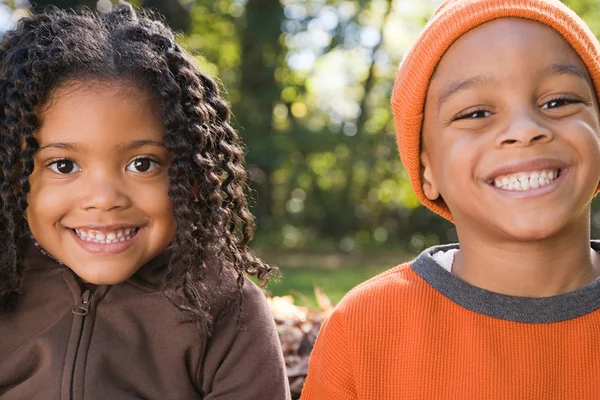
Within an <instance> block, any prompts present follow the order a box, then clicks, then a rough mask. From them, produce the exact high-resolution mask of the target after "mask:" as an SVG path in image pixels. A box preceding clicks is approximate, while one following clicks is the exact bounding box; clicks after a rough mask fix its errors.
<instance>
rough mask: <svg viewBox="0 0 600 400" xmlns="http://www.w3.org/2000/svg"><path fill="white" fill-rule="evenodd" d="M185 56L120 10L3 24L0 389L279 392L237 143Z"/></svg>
mask: <svg viewBox="0 0 600 400" xmlns="http://www.w3.org/2000/svg"><path fill="white" fill-rule="evenodd" d="M191 60H192V59H191V57H190V56H188V55H187V54H185V52H184V51H183V50H182V49H181V48H180V47H179V46H178V45H177V44H176V43H175V40H174V38H173V34H172V32H171V31H170V30H169V29H168V28H167V27H165V26H164V25H163V24H162V23H160V22H157V21H153V20H151V19H148V18H145V17H138V16H136V14H135V12H134V11H133V10H132V8H131V6H129V5H128V4H120V5H119V6H117V7H116V8H115V9H114V10H113V11H112V12H109V13H107V14H105V15H103V16H98V15H95V14H92V13H79V14H73V13H65V12H61V11H51V12H49V13H46V14H42V15H34V16H32V17H30V18H25V19H23V20H21V22H20V23H19V26H18V27H17V29H16V30H14V31H11V32H8V33H7V34H6V35H5V37H4V39H3V42H2V47H1V49H0V99H1V101H2V107H1V108H0V110H1V113H2V114H1V115H0V161H1V163H2V168H1V170H0V185H1V186H0V209H1V212H0V243H1V245H0V304H1V305H2V311H1V312H0V338H1V339H0V397H2V399H6V400H9V399H81V398H86V399H134V398H145V399H192V398H194V399H196V398H203V399H285V398H288V396H289V395H288V394H287V393H288V390H287V383H286V377H285V372H284V365H283V358H282V355H281V350H280V347H279V342H278V339H277V334H276V331H275V326H274V323H273V320H272V318H271V316H270V313H269V310H268V306H267V304H266V301H265V299H264V296H263V295H262V293H261V292H260V290H259V289H258V288H257V287H256V286H255V285H254V284H253V283H252V282H251V281H249V280H248V279H247V278H246V277H245V275H244V273H245V272H246V273H248V274H250V275H255V276H257V277H258V279H259V280H261V281H263V282H264V281H265V280H266V278H267V277H268V275H269V273H271V272H273V268H272V267H270V266H268V265H266V264H264V263H263V262H262V261H261V260H259V259H258V258H256V257H255V256H254V255H252V253H251V252H250V251H249V250H248V249H247V247H246V245H247V243H248V241H249V240H250V237H251V235H252V233H253V224H252V222H253V221H252V217H251V215H250V213H249V212H248V208H247V201H246V198H245V196H244V190H245V189H246V183H245V179H246V174H245V172H244V169H243V154H242V150H241V148H240V144H239V140H238V136H237V134H236V132H235V131H234V130H233V129H232V128H231V126H230V125H229V123H228V121H229V109H228V106H227V104H226V103H225V102H224V101H223V99H222V98H221V97H219V94H218V91H217V87H216V85H215V83H214V82H213V81H212V80H211V79H210V78H209V77H208V76H206V75H205V74H203V73H202V72H200V71H199V70H198V69H197V68H196V67H195V66H194V64H193V62H192V61H191Z"/></svg>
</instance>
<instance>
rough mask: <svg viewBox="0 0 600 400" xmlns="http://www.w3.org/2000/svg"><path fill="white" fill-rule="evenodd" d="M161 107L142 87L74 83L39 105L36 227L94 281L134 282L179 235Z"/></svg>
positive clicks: (30, 213) (43, 241)
mask: <svg viewBox="0 0 600 400" xmlns="http://www.w3.org/2000/svg"><path fill="white" fill-rule="evenodd" d="M155 108H156V107H155V106H154V104H153V102H152V99H151V98H150V97H149V96H148V95H147V94H146V93H144V92H142V91H141V90H140V89H137V88H135V87H132V86H128V85H119V84H118V83H114V82H113V83H111V82H108V83H107V82H96V83H94V84H91V85H90V84H85V85H81V84H78V83H77V82H71V83H68V84H67V85H63V86H61V87H60V88H58V89H56V90H55V92H54V93H53V95H52V96H51V99H50V101H49V102H48V104H47V105H46V106H45V108H43V109H42V110H41V112H40V113H39V114H40V121H41V127H40V129H39V131H38V133H37V139H38V141H39V143H40V148H39V150H38V151H37V152H36V155H35V168H34V171H33V174H32V175H31V177H30V182H31V192H30V194H29V197H28V204H29V206H28V209H27V217H28V221H29V225H30V229H31V232H32V234H33V236H34V237H35V238H36V240H37V241H38V242H39V243H40V245H41V246H42V247H43V248H44V249H45V250H46V251H47V252H48V253H50V254H51V255H52V256H54V257H55V258H56V259H58V260H59V261H61V262H62V263H63V264H65V265H67V266H68V267H69V268H71V269H72V270H73V271H74V272H75V273H76V274H77V275H78V276H79V277H80V278H82V279H83V280H84V281H87V282H90V283H95V284H116V283H119V282H123V281H125V280H127V279H128V278H129V277H131V275H133V274H134V273H135V272H136V271H137V270H138V269H139V268H140V267H141V266H142V265H144V264H145V263H147V262H148V261H150V260H151V259H152V258H154V257H155V256H156V255H158V254H159V253H160V252H161V251H163V250H164V249H165V248H166V247H167V246H168V245H169V243H170V242H171V241H172V238H173V236H174V234H175V230H176V227H175V222H174V218H173V211H172V203H171V200H170V198H169V196H168V187H169V176H168V168H169V162H170V152H169V151H168V150H167V149H166V148H165V147H164V145H163V144H162V139H163V127H162V124H161V122H160V120H159V119H158V116H157V112H156V110H155Z"/></svg>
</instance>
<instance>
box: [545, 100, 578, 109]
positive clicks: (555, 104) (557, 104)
mask: <svg viewBox="0 0 600 400" xmlns="http://www.w3.org/2000/svg"><path fill="white" fill-rule="evenodd" d="M574 103H581V100H579V99H575V98H571V97H561V98H557V99H553V100H550V101H549V102H547V103H544V104H543V105H542V107H541V108H542V110H549V109H552V108H558V107H564V106H567V105H569V104H574Z"/></svg>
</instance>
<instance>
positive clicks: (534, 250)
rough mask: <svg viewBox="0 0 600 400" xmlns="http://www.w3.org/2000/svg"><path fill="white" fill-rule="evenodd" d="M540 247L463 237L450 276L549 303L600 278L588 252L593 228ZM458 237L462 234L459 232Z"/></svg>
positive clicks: (578, 227)
mask: <svg viewBox="0 0 600 400" xmlns="http://www.w3.org/2000/svg"><path fill="white" fill-rule="evenodd" d="M582 225H585V224H581V223H574V224H572V227H570V228H569V229H567V230H568V232H564V233H562V234H560V235H556V236H553V237H549V238H545V239H543V240H536V241H511V240H506V239H505V240H498V239H496V240H486V237H485V235H481V234H480V233H477V234H474V235H469V234H468V232H467V233H464V234H462V235H460V237H461V243H460V251H459V252H458V253H457V254H456V256H455V258H454V264H453V267H452V272H453V273H454V274H455V275H457V276H458V277H459V278H461V279H462V280H464V281H466V282H468V283H470V284H472V285H474V286H477V287H480V288H482V289H486V290H489V291H492V292H496V293H502V294H507V295H511V296H522V297H547V296H554V295H558V294H562V293H567V292H571V291H574V290H577V289H580V288H582V287H583V286H585V285H587V284H588V283H590V282H591V281H593V280H594V279H596V278H598V277H599V276H600V257H599V256H598V254H597V253H596V252H595V251H594V250H592V249H591V247H590V233H589V232H590V230H589V228H590V227H589V222H588V224H587V226H582ZM459 233H460V231H459Z"/></svg>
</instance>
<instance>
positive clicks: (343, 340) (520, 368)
mask: <svg viewBox="0 0 600 400" xmlns="http://www.w3.org/2000/svg"><path fill="white" fill-rule="evenodd" d="M599 89H600V44H599V43H598V41H597V39H596V38H595V37H594V35H593V34H592V32H591V31H590V30H589V28H588V27H587V26H586V25H585V23H584V22H583V21H582V20H581V19H580V18H579V17H578V16H577V15H575V14H574V13H573V12H572V11H571V10H569V9H568V8H567V7H566V6H564V5H563V4H561V3H560V2H559V1H558V0H518V1H517V0H448V1H446V2H445V3H444V4H442V6H441V7H440V9H439V10H438V11H437V12H436V14H435V15H434V16H433V18H432V19H431V21H430V22H429V23H428V25H427V26H426V28H425V30H424V32H423V33H422V34H421V36H420V37H419V39H418V41H417V43H416V44H415V45H414V47H413V48H412V50H411V51H410V52H409V54H408V55H407V56H406V58H405V60H404V61H403V63H402V65H401V67H400V69H399V71H398V74H397V78H396V84H395V88H394V93H393V96H392V105H393V108H394V116H395V120H396V128H397V136H398V144H399V149H400V155H401V157H402V160H403V162H404V165H405V167H406V169H407V171H408V172H409V175H410V178H411V181H412V184H413V187H414V189H415V191H416V193H417V195H418V196H419V198H420V199H421V201H422V202H423V203H424V204H425V205H426V206H428V207H429V208H431V209H432V210H433V211H435V212H437V213H438V214H440V215H442V216H444V217H446V218H448V219H450V220H451V221H453V222H454V223H455V225H456V228H457V232H458V237H459V245H448V246H439V247H435V248H432V249H428V250H426V251H425V252H423V253H422V254H421V255H420V256H419V257H418V258H417V259H415V260H413V261H412V262H411V263H410V264H405V265H400V266H398V267H396V268H394V269H392V270H390V271H388V272H386V273H384V274H382V275H379V276H377V277H375V278H373V279H371V280H369V281H367V282H365V283H363V284H362V285H360V286H358V287H357V288H355V289H354V290H353V291H351V292H350V293H349V294H348V295H347V296H346V297H345V298H344V299H343V300H342V301H341V303H340V304H339V305H338V307H337V309H336V311H335V312H334V313H333V315H332V316H331V317H330V319H329V320H328V321H327V322H326V324H325V325H324V326H323V328H322V330H321V332H320V334H319V338H318V340H317V343H316V346H315V349H314V351H313V355H312V359H311V362H310V367H309V374H308V379H307V382H306V385H305V387H304V392H303V396H302V399H303V400H312V399H319V400H346V399H361V400H367V399H369V400H386V399H532V400H534V399H536V400H537V399H540V400H541V399H578V400H581V399H598V398H599V394H598V393H599V389H600V373H598V371H599V370H600V279H597V278H598V277H599V276H600V257H599V255H598V253H597V251H600V243H596V242H591V241H590V202H591V200H592V198H593V196H594V195H595V194H596V192H597V190H598V184H599V182H600V140H599V136H600V113H599V110H598V100H597V99H598V93H600V91H599Z"/></svg>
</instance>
